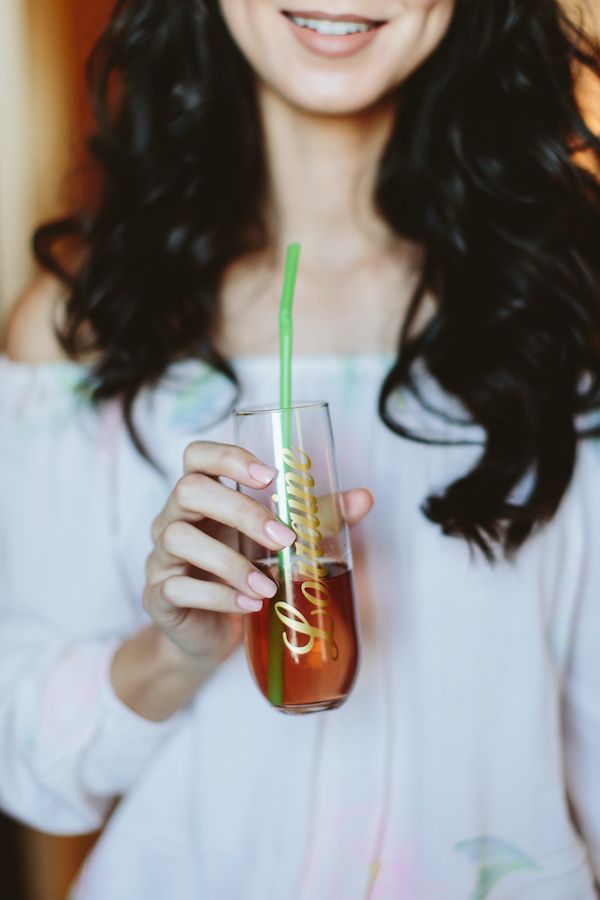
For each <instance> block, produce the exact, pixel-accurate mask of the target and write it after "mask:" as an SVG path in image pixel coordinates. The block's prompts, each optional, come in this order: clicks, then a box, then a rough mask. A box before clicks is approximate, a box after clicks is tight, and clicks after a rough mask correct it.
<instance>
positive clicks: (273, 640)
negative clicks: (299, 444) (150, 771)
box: [268, 244, 301, 706]
mask: <svg viewBox="0 0 600 900" xmlns="http://www.w3.org/2000/svg"><path fill="white" fill-rule="evenodd" d="M300 250H301V248H300V244H290V245H289V246H288V248H287V253H286V259H285V272H284V277H283V292H282V295H281V305H280V307H279V379H280V380H279V406H280V408H281V409H282V410H289V412H283V413H282V414H281V436H280V441H278V443H279V444H280V447H279V449H280V450H282V449H284V448H285V449H289V448H290V445H291V443H292V411H291V410H292V352H293V338H294V323H293V319H292V307H293V304H294V292H295V290H296V279H297V277H298V265H299V262H300ZM277 464H278V469H279V472H280V479H279V488H278V494H279V502H278V512H279V518H280V519H281V520H282V521H283V522H285V523H286V525H289V524H290V517H289V510H288V505H287V496H286V492H285V463H284V460H283V456H282V457H281V459H279V460H277ZM277 556H278V565H279V584H280V585H281V586H283V585H285V595H286V596H287V597H291V596H292V591H293V579H292V550H291V547H287V548H286V549H285V550H281V551H280V552H279V553H278V554H277ZM283 649H284V647H283V640H282V635H281V622H280V621H279V619H278V618H277V613H276V612H275V604H274V603H273V605H272V607H271V615H270V619H269V670H268V694H269V700H270V702H271V703H272V704H273V705H274V706H281V705H282V704H283Z"/></svg>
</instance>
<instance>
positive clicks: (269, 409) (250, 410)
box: [233, 400, 329, 418]
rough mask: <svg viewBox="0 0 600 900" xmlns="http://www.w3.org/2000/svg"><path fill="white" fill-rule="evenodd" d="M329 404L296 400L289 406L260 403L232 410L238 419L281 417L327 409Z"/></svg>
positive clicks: (318, 401)
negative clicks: (292, 413) (247, 417)
mask: <svg viewBox="0 0 600 900" xmlns="http://www.w3.org/2000/svg"><path fill="white" fill-rule="evenodd" d="M328 408H329V403H328V402H327V401H326V400H298V401H295V402H293V403H292V405H291V406H285V407H282V406H279V405H277V404H273V403H262V404H259V405H258V406H245V407H240V408H239V409H237V408H235V409H234V410H233V415H234V416H238V417H240V418H241V417H244V416H261V415H262V416H264V415H277V414H278V415H282V414H283V413H290V412H297V411H298V410H302V409H328Z"/></svg>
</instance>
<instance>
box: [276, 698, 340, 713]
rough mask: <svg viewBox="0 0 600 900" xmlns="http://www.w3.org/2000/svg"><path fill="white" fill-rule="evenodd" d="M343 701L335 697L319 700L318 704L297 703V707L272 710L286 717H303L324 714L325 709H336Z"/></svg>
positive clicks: (280, 707)
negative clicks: (311, 714) (318, 713)
mask: <svg viewBox="0 0 600 900" xmlns="http://www.w3.org/2000/svg"><path fill="white" fill-rule="evenodd" d="M345 699H346V698H345V697H336V698H335V699H334V700H320V701H319V702H318V703H299V704H298V705H297V706H274V707H273V709H276V710H277V711H278V712H282V713H285V714H286V715H288V716H305V715H307V714H308V713H315V712H324V711H325V710H326V709H337V707H338V706H341V705H342V703H343V702H344V700H345Z"/></svg>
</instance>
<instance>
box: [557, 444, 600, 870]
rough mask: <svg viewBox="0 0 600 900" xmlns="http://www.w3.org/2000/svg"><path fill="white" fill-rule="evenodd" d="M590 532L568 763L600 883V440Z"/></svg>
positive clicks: (567, 695) (588, 511)
mask: <svg viewBox="0 0 600 900" xmlns="http://www.w3.org/2000/svg"><path fill="white" fill-rule="evenodd" d="M579 468H580V473H579V477H580V484H581V488H582V495H583V496H582V504H581V505H582V508H583V510H584V521H583V526H584V528H583V530H584V533H585V535H586V537H585V547H584V551H583V566H582V576H581V581H580V593H579V598H578V605H577V608H576V610H575V617H574V621H573V638H572V645H571V651H570V656H569V663H568V667H567V670H566V679H565V692H564V710H563V712H564V715H563V722H564V729H565V765H566V773H567V783H568V791H569V796H570V800H571V804H572V807H573V812H574V814H575V818H576V820H577V824H578V827H579V828H580V830H581V834H582V836H583V838H584V841H585V843H586V846H587V849H588V852H589V855H590V860H591V863H592V866H593V869H594V873H595V877H596V881H597V882H598V885H599V886H600V443H599V442H597V441H589V442H587V443H586V444H585V445H583V446H582V448H581V451H580V460H579Z"/></svg>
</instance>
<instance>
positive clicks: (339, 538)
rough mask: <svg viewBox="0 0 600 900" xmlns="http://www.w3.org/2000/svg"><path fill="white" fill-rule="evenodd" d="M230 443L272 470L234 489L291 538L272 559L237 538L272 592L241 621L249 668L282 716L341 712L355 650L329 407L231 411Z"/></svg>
mask: <svg viewBox="0 0 600 900" xmlns="http://www.w3.org/2000/svg"><path fill="white" fill-rule="evenodd" d="M234 420H235V439H236V443H237V444H239V445H240V446H242V447H245V448H246V449H247V450H249V451H250V452H251V453H254V454H255V455H256V456H257V457H258V458H259V459H260V460H261V461H262V462H264V463H265V464H266V465H268V466H271V467H272V468H273V469H275V470H276V471H277V476H276V480H275V481H274V482H273V483H272V484H271V485H270V486H269V487H268V488H266V489H265V490H263V491H254V490H252V489H250V488H247V487H245V486H240V487H239V489H240V490H242V491H243V492H244V493H245V494H248V495H249V496H251V497H253V498H254V499H255V500H257V501H258V502H259V503H261V504H262V505H263V506H266V507H267V508H269V509H270V510H271V512H273V513H274V514H275V515H278V516H279V518H280V519H282V521H284V522H286V524H289V525H290V526H291V527H292V528H293V530H294V531H295V532H296V542H295V543H294V544H293V545H292V547H291V548H289V549H287V550H284V551H282V552H281V553H274V552H272V551H268V550H265V548H264V547H261V546H260V545H259V544H256V543H255V542H253V541H252V540H250V539H249V538H247V537H245V536H243V535H242V536H241V539H240V540H241V550H242V552H243V553H244V555H245V556H247V557H248V558H249V559H250V560H252V562H253V563H254V564H255V565H256V567H257V568H259V569H260V570H261V571H263V572H265V573H266V574H267V575H268V576H269V577H270V578H272V579H273V580H274V581H275V582H276V583H277V585H278V588H279V589H278V592H277V594H276V596H275V597H274V598H273V599H272V600H268V601H265V603H264V606H263V609H262V611H261V612H259V613H253V614H252V615H249V616H246V617H245V645H246V654H247V658H248V663H249V665H250V669H251V671H252V673H253V675H254V678H255V680H256V683H257V685H258V687H259V689H260V690H261V692H262V693H263V695H264V696H265V697H266V698H267V700H268V701H269V702H270V703H271V704H272V705H273V706H275V707H277V708H278V709H280V710H282V711H283V712H286V713H296V714H297V713H308V712H317V711H319V710H324V709H333V708H334V707H336V706H339V705H340V704H341V703H343V702H344V700H345V699H346V698H347V697H348V694H349V693H350V691H351V689H352V685H353V683H354V680H355V678H356V672H357V666H358V658H359V645H358V634H357V624H356V610H355V603H354V591H353V583H352V557H351V550H350V541H349V536H348V529H347V526H346V524H345V522H344V519H343V517H342V512H341V507H340V497H339V487H338V479H337V473H336V464H335V455H334V447H333V434H332V429H331V421H330V417H329V409H328V406H327V403H295V404H293V405H292V407H291V408H290V409H278V408H273V407H256V408H254V409H240V410H236V411H235V413H234Z"/></svg>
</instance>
